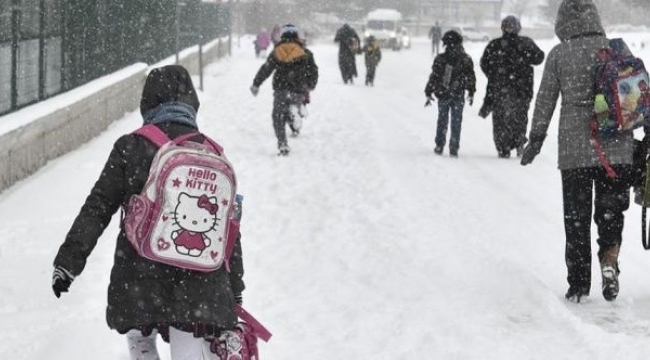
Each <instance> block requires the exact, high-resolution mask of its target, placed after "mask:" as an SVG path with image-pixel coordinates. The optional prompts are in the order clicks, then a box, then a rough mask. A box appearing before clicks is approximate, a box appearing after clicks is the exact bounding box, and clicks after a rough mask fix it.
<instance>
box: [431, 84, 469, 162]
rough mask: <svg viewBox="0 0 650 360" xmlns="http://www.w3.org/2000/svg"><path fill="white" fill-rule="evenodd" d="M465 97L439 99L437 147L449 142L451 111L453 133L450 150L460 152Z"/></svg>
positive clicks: (450, 139) (450, 138)
mask: <svg viewBox="0 0 650 360" xmlns="http://www.w3.org/2000/svg"><path fill="white" fill-rule="evenodd" d="M464 106H465V98H463V97H462V96H461V97H453V98H446V99H438V126H437V129H436V147H441V148H442V147H444V146H445V143H446V142H447V127H448V125H449V113H451V135H450V137H449V151H450V152H458V148H459V146H460V129H461V125H462V123H463V107H464Z"/></svg>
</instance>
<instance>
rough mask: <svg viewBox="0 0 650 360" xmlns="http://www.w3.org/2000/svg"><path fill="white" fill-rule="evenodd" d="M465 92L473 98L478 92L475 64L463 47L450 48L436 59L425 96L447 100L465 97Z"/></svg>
mask: <svg viewBox="0 0 650 360" xmlns="http://www.w3.org/2000/svg"><path fill="white" fill-rule="evenodd" d="M465 90H467V91H468V92H469V95H471V96H474V93H475V92H476V75H475V74H474V62H473V61H472V58H471V57H470V56H469V55H467V53H465V50H464V49H463V47H462V46H453V47H450V46H448V47H447V49H446V50H445V52H444V53H442V54H440V55H438V56H436V58H435V59H434V61H433V66H432V67H431V75H430V76H429V81H428V82H427V86H426V87H425V89H424V94H425V95H426V96H427V97H431V94H435V95H436V97H437V98H439V99H447V98H457V97H463V96H464V94H465Z"/></svg>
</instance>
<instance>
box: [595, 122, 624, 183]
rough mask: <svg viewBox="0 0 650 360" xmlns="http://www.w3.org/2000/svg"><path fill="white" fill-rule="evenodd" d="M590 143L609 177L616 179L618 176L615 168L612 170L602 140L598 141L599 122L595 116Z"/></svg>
mask: <svg viewBox="0 0 650 360" xmlns="http://www.w3.org/2000/svg"><path fill="white" fill-rule="evenodd" d="M589 141H590V142H591V146H592V147H593V148H594V151H595V152H596V156H598V160H599V161H600V164H601V165H603V168H605V172H606V173H607V176H609V178H611V179H615V178H616V177H617V176H618V175H617V174H616V171H615V170H614V168H612V164H611V163H610V162H609V159H607V156H606V155H605V150H604V149H603V145H602V144H601V143H600V139H598V122H597V120H596V118H595V114H594V115H593V116H592V118H591V134H590V136H589Z"/></svg>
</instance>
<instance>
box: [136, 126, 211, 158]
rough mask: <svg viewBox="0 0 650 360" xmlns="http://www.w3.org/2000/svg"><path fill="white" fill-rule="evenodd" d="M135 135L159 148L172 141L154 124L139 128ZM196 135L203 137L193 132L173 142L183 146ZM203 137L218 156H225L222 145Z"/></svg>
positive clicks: (205, 142)
mask: <svg viewBox="0 0 650 360" xmlns="http://www.w3.org/2000/svg"><path fill="white" fill-rule="evenodd" d="M133 133H134V134H136V135H140V136H142V137H144V138H146V139H148V140H149V141H151V142H152V143H154V144H155V145H156V146H157V147H162V146H163V145H165V144H166V143H168V142H170V141H172V140H171V139H170V138H169V137H168V136H167V134H165V132H164V131H162V130H161V129H160V128H159V127H158V126H156V125H153V124H148V125H145V126H143V127H141V128H139V129H138V130H136V131H134V132H133ZM196 135H202V134H201V133H200V132H192V133H188V134H185V135H181V136H179V137H177V138H175V139H174V140H173V141H174V144H176V145H178V144H181V143H182V142H183V141H186V140H188V139H191V138H193V137H194V136H196ZM203 137H204V138H205V140H204V142H203V143H204V144H206V145H210V147H212V149H214V151H216V152H217V154H219V155H223V148H222V147H221V145H219V144H217V143H216V142H215V141H214V140H212V139H210V138H209V137H207V136H205V135H203Z"/></svg>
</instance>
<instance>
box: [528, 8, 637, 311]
mask: <svg viewBox="0 0 650 360" xmlns="http://www.w3.org/2000/svg"><path fill="white" fill-rule="evenodd" d="M555 34H556V35H557V36H558V38H559V39H560V40H561V43H560V44H558V45H556V46H555V47H554V48H553V49H552V50H551V52H550V53H549V55H548V57H547V59H546V65H545V67H544V73H543V75H542V81H541V85H540V87H539V92H538V95H537V99H536V102H535V110H534V114H533V119H532V125H531V129H530V133H529V137H528V138H529V142H528V144H527V145H526V147H525V148H524V151H523V155H522V157H521V164H522V165H528V164H530V163H532V162H533V160H534V159H535V157H536V156H537V154H539V152H540V150H541V148H542V144H543V142H544V139H545V138H546V133H547V131H548V128H549V125H550V122H551V118H552V116H553V112H554V110H555V107H556V104H557V101H558V98H559V96H560V95H562V103H561V111H560V119H559V129H558V167H559V169H560V172H561V176H562V193H563V203H564V230H565V234H566V252H565V259H566V266H567V271H568V276H567V281H568V283H569V289H568V290H567V292H566V294H565V297H566V298H567V299H568V300H569V301H574V302H581V301H582V300H583V298H585V297H587V296H589V294H590V290H591V216H592V212H593V218H594V221H595V222H596V225H597V227H598V240H597V242H598V245H599V250H598V259H599V262H600V267H601V276H602V288H601V290H602V294H603V297H604V298H605V299H606V300H608V301H612V300H615V299H616V297H617V296H618V293H619V279H618V276H619V273H620V271H619V267H618V257H619V251H620V248H621V242H622V240H623V239H622V232H623V225H624V214H623V213H624V212H625V211H626V210H627V209H628V207H629V203H630V184H629V175H628V174H629V173H630V172H631V170H632V163H633V146H634V139H633V134H632V132H619V133H615V134H613V135H612V136H611V137H608V138H603V139H602V141H601V142H602V144H601V145H602V149H603V151H604V153H605V154H606V156H607V158H608V159H609V162H610V163H611V165H612V167H613V169H614V170H615V171H616V174H618V176H616V177H612V176H609V175H608V172H607V171H606V169H605V168H604V166H603V164H602V163H601V161H600V159H599V156H598V154H597V153H596V151H595V150H594V148H593V146H592V137H591V134H592V118H593V114H594V110H593V109H594V98H595V94H594V88H595V87H594V79H595V69H596V68H597V65H598V59H597V56H596V54H597V52H598V51H599V50H600V49H603V48H607V47H608V44H609V42H608V39H607V38H606V37H605V31H604V29H603V27H602V25H601V21H600V16H599V14H598V10H597V8H596V5H595V4H594V3H593V1H592V0H564V1H563V2H562V3H561V5H560V7H559V10H558V13H557V18H556V21H555ZM594 195H595V196H594ZM592 199H593V201H592Z"/></svg>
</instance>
